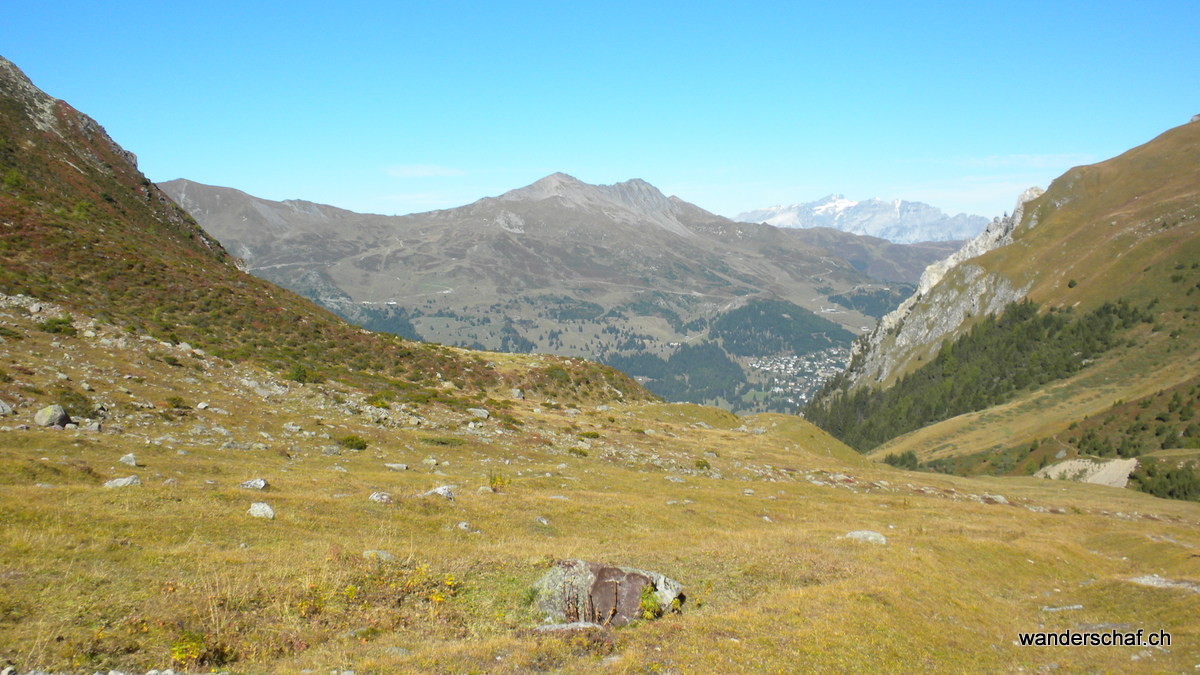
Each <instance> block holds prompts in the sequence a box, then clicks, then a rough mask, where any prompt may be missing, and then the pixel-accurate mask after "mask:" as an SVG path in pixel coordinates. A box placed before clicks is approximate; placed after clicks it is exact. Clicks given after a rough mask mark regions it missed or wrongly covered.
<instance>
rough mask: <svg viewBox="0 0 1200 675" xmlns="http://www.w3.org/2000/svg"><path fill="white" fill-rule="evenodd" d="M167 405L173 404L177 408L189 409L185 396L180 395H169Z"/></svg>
mask: <svg viewBox="0 0 1200 675" xmlns="http://www.w3.org/2000/svg"><path fill="white" fill-rule="evenodd" d="M167 405H169V406H171V407H172V408H173V409H175V410H187V409H188V404H187V402H186V401H184V400H183V398H182V397H179V396H168V397H167Z"/></svg>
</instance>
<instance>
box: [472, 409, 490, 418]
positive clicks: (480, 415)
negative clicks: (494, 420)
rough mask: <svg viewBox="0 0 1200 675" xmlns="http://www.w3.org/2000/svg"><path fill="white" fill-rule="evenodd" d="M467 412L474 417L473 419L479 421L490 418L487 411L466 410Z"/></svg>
mask: <svg viewBox="0 0 1200 675" xmlns="http://www.w3.org/2000/svg"><path fill="white" fill-rule="evenodd" d="M467 412H469V413H471V414H472V415H474V416H475V417H478V418H479V419H481V420H486V419H488V418H489V417H491V416H492V414H491V413H490V412H488V411H487V410H484V409H483V408H467Z"/></svg>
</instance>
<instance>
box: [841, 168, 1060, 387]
mask: <svg viewBox="0 0 1200 675" xmlns="http://www.w3.org/2000/svg"><path fill="white" fill-rule="evenodd" d="M1043 192H1044V191H1043V190H1042V189H1041V188H1036V187H1034V188H1030V189H1028V190H1026V191H1025V192H1024V193H1022V194H1021V196H1020V198H1019V199H1018V200H1017V206H1016V209H1015V210H1014V211H1013V214H1012V215H1011V216H1007V217H1004V218H996V219H995V220H993V221H992V223H991V224H990V225H988V227H987V229H986V230H984V231H983V232H982V233H980V235H979V236H978V237H975V238H974V239H972V240H971V241H969V242H967V243H966V244H965V245H963V247H962V248H961V249H959V250H958V251H957V252H956V253H955V254H954V255H951V256H950V257H949V258H946V259H945V260H942V261H939V262H937V263H934V264H932V265H930V266H929V267H928V268H926V270H925V272H924V273H923V274H922V275H921V280H920V282H919V283H918V284H917V291H916V292H915V293H913V295H912V296H911V297H909V298H908V299H907V300H905V301H904V302H903V303H901V305H900V307H898V308H896V310H895V311H893V312H892V313H890V314H888V315H886V316H884V317H883V319H881V320H880V322H879V324H878V325H877V326H875V329H874V330H872V331H871V332H870V333H869V334H867V335H866V336H864V337H862V338H860V339H859V340H858V341H856V342H855V343H854V347H853V348H852V363H851V367H850V370H849V371H848V374H849V376H850V384H849V387H850V388H854V387H857V386H859V385H863V384H875V383H880V382H886V381H888V380H889V378H891V377H892V376H893V375H894V374H896V373H899V372H902V371H903V370H904V369H905V367H906V366H907V365H908V364H909V362H910V361H912V359H914V358H916V356H917V355H918V354H923V355H924V356H926V357H927V356H929V354H928V353H925V352H924V351H923V350H925V349H926V348H932V349H933V353H936V350H937V348H938V346H939V345H940V344H941V341H942V340H943V339H944V338H945V337H947V336H949V335H952V334H953V333H955V332H956V331H957V330H958V329H959V327H961V326H962V325H963V324H964V323H965V322H966V321H967V320H969V319H970V318H971V317H976V316H985V315H988V314H995V313H997V312H999V311H1001V310H1002V309H1003V308H1004V307H1005V306H1006V305H1008V304H1009V303H1010V302H1014V301H1016V300H1019V299H1021V298H1022V297H1024V296H1025V294H1026V293H1027V292H1028V290H1029V285H1028V284H1021V283H1020V282H1019V281H1016V282H1015V281H1013V280H1010V279H1007V278H1005V277H1003V276H1000V275H998V274H994V273H992V272H989V271H987V270H985V269H984V268H983V267H981V266H979V265H972V264H969V263H968V261H969V260H971V259H973V258H977V257H979V256H981V255H983V254H984V253H987V252H988V251H992V250H995V249H997V248H1000V247H1002V246H1007V245H1008V244H1010V243H1012V236H1013V232H1014V231H1015V230H1016V229H1017V228H1018V227H1019V226H1021V225H1022V221H1023V220H1025V219H1026V218H1025V204H1026V203H1028V202H1029V201H1031V200H1033V199H1036V198H1037V197H1040V196H1041V195H1042V193H1043ZM1028 220H1030V222H1028V223H1025V225H1024V227H1027V228H1028V227H1034V226H1035V225H1036V223H1034V222H1032V220H1033V219H1032V217H1031V218H1029V219H1028Z"/></svg>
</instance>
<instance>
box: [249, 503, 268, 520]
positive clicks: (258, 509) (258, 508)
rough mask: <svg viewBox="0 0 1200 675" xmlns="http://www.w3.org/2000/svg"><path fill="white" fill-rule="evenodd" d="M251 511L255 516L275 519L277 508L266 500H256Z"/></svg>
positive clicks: (251, 506)
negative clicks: (272, 506)
mask: <svg viewBox="0 0 1200 675" xmlns="http://www.w3.org/2000/svg"><path fill="white" fill-rule="evenodd" d="M246 513H249V514H250V515H251V516H253V517H254V518H266V519H267V520H275V509H273V508H271V505H270V504H268V503H266V502H254V503H253V504H251V505H250V510H249V511H247V512H246Z"/></svg>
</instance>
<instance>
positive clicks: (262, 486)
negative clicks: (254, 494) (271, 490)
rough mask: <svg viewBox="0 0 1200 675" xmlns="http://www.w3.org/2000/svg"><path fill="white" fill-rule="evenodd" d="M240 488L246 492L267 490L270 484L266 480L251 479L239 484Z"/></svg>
mask: <svg viewBox="0 0 1200 675" xmlns="http://www.w3.org/2000/svg"><path fill="white" fill-rule="evenodd" d="M238 487H240V488H244V489H246V490H266V489H267V487H268V484H267V480H266V479H265V478H251V479H250V480H248V481H244V482H242V483H241V484H239V485H238Z"/></svg>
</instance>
